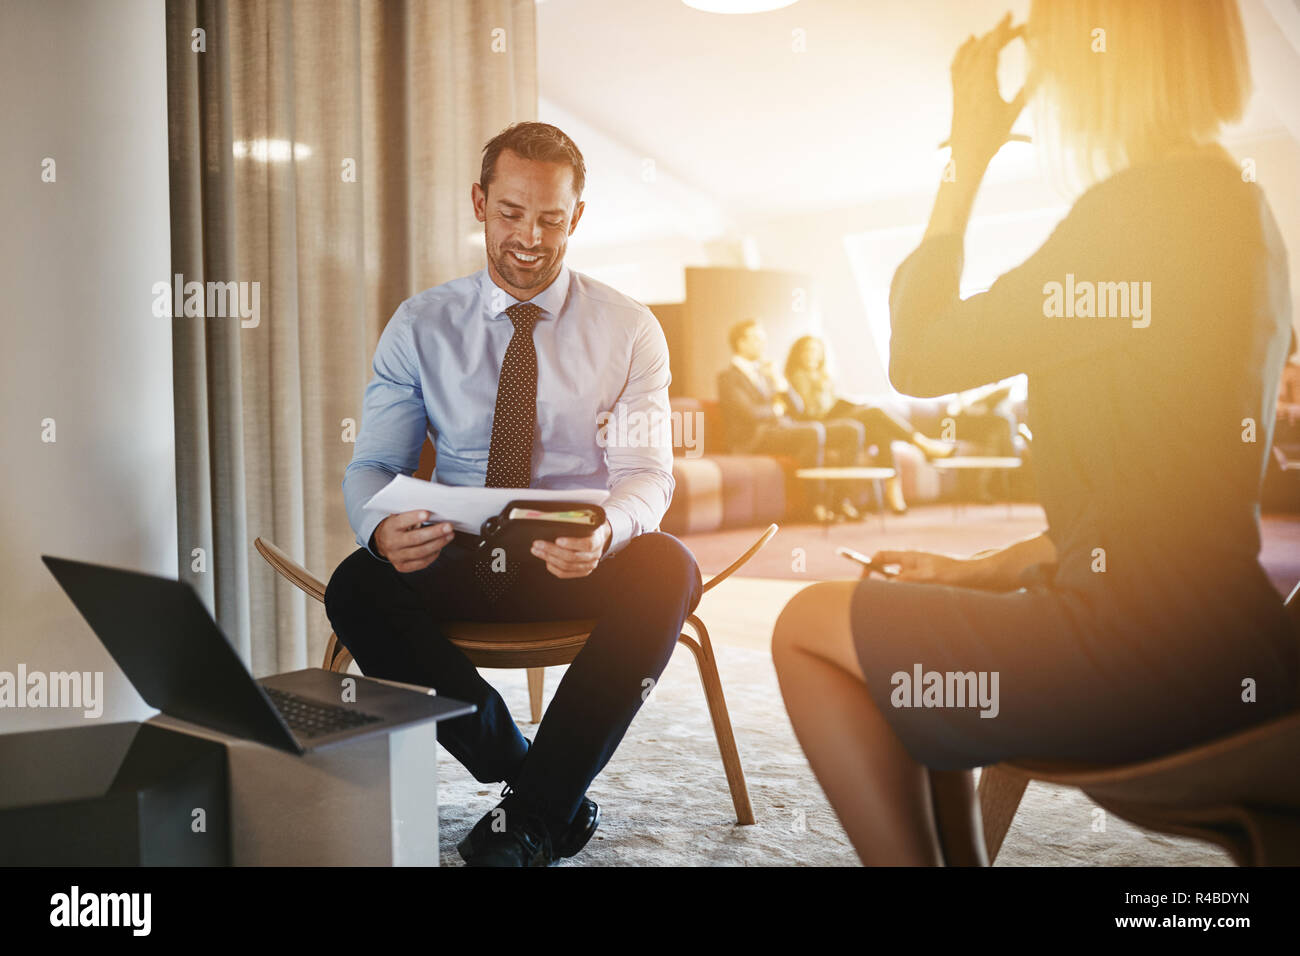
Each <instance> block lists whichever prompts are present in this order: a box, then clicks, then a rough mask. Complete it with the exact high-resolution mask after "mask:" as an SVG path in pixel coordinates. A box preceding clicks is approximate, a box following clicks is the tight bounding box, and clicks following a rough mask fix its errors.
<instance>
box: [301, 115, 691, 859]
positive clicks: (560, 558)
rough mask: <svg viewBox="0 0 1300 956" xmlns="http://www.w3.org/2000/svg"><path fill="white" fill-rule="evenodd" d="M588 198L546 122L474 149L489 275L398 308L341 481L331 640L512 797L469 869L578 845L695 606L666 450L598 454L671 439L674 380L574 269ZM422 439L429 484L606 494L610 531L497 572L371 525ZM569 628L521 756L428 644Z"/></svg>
mask: <svg viewBox="0 0 1300 956" xmlns="http://www.w3.org/2000/svg"><path fill="white" fill-rule="evenodd" d="M585 178H586V168H585V165H584V163H583V159H582V154H581V153H580V152H579V151H578V148H577V146H576V145H574V143H573V141H572V140H571V139H569V137H568V136H566V135H565V134H564V133H563V132H561V131H560V130H559V129H557V128H556V127H554V126H550V125H547V124H545V123H517V124H515V125H513V126H511V127H509V128H508V129H506V130H504V131H503V132H502V133H500V134H499V135H498V136H496V137H495V138H493V139H492V140H491V141H490V142H489V143H488V144H487V145H486V146H485V147H484V149H483V166H482V171H481V174H480V177H479V182H478V183H476V184H474V187H473V190H472V194H471V195H472V200H473V203H474V212H475V215H476V216H477V218H478V220H479V221H480V222H482V223H483V234H484V238H485V240H486V249H487V268H486V269H484V270H482V271H480V272H478V273H476V274H474V275H471V276H466V277H464V278H461V279H456V280H454V281H452V282H448V283H446V284H444V285H440V286H437V287H435V288H433V289H427V290H425V291H424V292H421V293H420V294H418V295H416V296H414V297H412V298H410V299H407V300H406V301H405V302H403V303H402V304H401V305H400V306H399V307H398V309H397V311H396V313H394V315H393V317H392V318H391V319H390V320H389V323H388V325H387V327H386V328H385V329H384V333H383V335H382V336H381V338H380V340H379V346H378V348H377V349H376V351H375V360H374V377H373V378H372V380H371V382H370V384H369V385H368V386H367V388H366V393H365V400H364V408H363V417H362V425H361V432H360V435H359V436H358V438H357V443H356V450H355V452H354V453H353V456H352V462H351V464H349V465H348V468H347V471H346V473H345V475H344V478H343V493H344V498H345V500H346V503H347V509H348V517H349V520H350V521H351V523H352V528H353V530H354V531H356V533H357V543H358V544H360V545H362V547H361V548H360V549H358V550H357V551H355V552H354V553H353V554H352V555H351V556H350V557H348V558H347V559H346V560H345V561H344V562H343V563H342V564H341V565H339V567H338V568H337V569H336V570H335V572H334V575H333V577H332V578H331V579H330V583H329V587H328V588H327V590H326V593H325V607H326V610H327V612H328V614H329V618H330V623H331V624H332V625H333V626H334V630H335V633H336V634H337V635H338V637H339V639H340V640H341V641H342V642H343V644H344V645H345V646H346V647H347V648H348V650H349V651H351V652H352V655H353V657H355V658H356V660H357V663H358V664H359V665H360V667H361V669H362V671H363V672H364V673H365V674H367V675H368V676H371V677H381V678H390V679H394V680H401V681H408V682H414V683H418V684H424V685H427V686H430V687H433V688H436V689H437V691H438V693H440V694H444V695H446V696H448V697H453V698H456V699H459V700H465V701H470V702H472V703H474V704H476V705H477V706H478V711H477V712H476V713H474V714H472V715H470V716H467V717H461V718H457V719H456V720H452V721H448V722H446V723H443V724H441V725H440V726H439V735H438V736H439V741H440V742H441V743H442V744H443V746H444V747H446V748H447V750H448V751H449V752H450V753H451V754H452V755H453V756H454V757H456V759H457V760H459V761H460V762H461V763H462V764H464V766H465V767H466V768H467V769H468V770H469V771H470V773H472V774H473V775H474V777H475V778H476V779H477V780H480V781H482V782H484V783H491V782H496V781H505V782H506V784H507V786H506V788H505V790H504V792H503V796H504V797H505V799H504V800H503V801H502V802H501V804H500V805H499V806H498V808H497V810H494V811H491V812H489V813H488V814H487V815H485V816H484V817H483V819H482V820H480V821H479V823H478V824H477V825H476V826H475V827H474V828H473V830H471V831H470V833H469V835H468V836H467V837H466V838H465V839H464V840H462V841H461V843H460V852H461V855H462V856H463V857H465V858H466V859H467V860H468V862H469V863H470V865H472V866H545V865H548V864H549V863H551V862H553V861H554V860H555V859H557V858H560V857H568V856H573V855H574V854H576V853H577V852H578V851H579V850H581V849H582V847H583V846H584V845H586V843H587V841H588V840H590V839H591V835H592V834H593V833H594V832H595V830H596V827H597V825H598V823H599V819H600V813H599V809H598V808H597V806H596V804H595V803H594V802H593V801H592V800H590V799H588V798H587V797H586V790H587V787H588V785H589V784H590V783H591V781H592V780H593V779H594V778H595V776H596V774H598V773H599V772H600V771H601V769H602V768H603V767H604V766H605V764H606V762H608V760H609V758H610V756H612V754H613V753H614V750H615V748H616V747H617V746H618V744H619V741H621V740H622V738H623V735H624V733H625V732H626V731H627V728H628V725H629V724H630V723H631V722H632V718H633V717H634V716H635V715H636V712H637V710H638V709H639V708H640V706H641V702H642V699H643V695H644V693H645V692H646V690H647V689H648V688H650V687H653V686H654V682H655V681H656V680H658V678H659V675H660V673H661V672H662V671H663V669H664V667H665V666H666V665H667V663H668V658H669V657H670V656H671V654H672V652H673V648H674V647H675V646H676V643H677V637H678V635H679V634H680V633H681V627H682V623H683V622H684V621H685V619H686V617H687V616H688V615H689V614H690V613H691V611H693V610H694V608H695V605H696V604H697V603H698V602H699V599H700V593H701V582H700V571H699V568H698V567H697V566H696V563H695V559H694V558H693V557H692V556H691V553H690V552H689V551H687V550H686V548H685V547H684V546H683V545H682V544H681V542H679V541H678V540H677V539H676V538H674V537H672V536H671V535H667V534H662V533H660V532H658V531H657V530H656V529H657V528H658V526H659V521H660V519H661V518H662V517H663V513H664V511H665V510H667V507H668V502H669V500H670V498H671V497H672V491H673V477H672V447H671V438H669V437H666V433H665V432H664V431H663V430H654V434H652V435H651V436H649V440H648V441H647V442H646V443H644V444H643V445H642V446H640V447H627V446H626V445H623V446H620V445H613V444H609V443H608V442H606V441H601V440H598V431H599V424H598V423H599V422H601V421H604V420H607V419H608V417H609V415H610V414H611V413H616V414H617V413H620V412H624V413H627V414H642V415H646V416H650V417H653V418H655V419H656V420H660V421H663V420H667V418H668V414H669V406H668V382H669V379H670V373H669V369H668V346H667V343H666V342H665V340H664V335H663V332H662V330H661V329H660V327H659V324H658V322H657V321H656V320H655V318H654V316H653V315H652V314H651V313H650V311H649V310H648V309H647V308H646V307H645V306H643V305H641V304H639V303H637V302H635V301H633V300H632V299H629V298H628V297H626V296H624V295H622V294H620V293H619V292H616V291H615V290H613V289H611V288H610V287H608V286H606V285H603V284H601V283H599V282H596V281H594V280H593V279H590V278H588V277H587V276H584V275H581V274H579V273H577V272H572V271H571V270H569V268H568V267H567V266H566V265H565V264H564V254H565V250H566V248H567V245H568V239H569V236H570V235H572V234H573V231H574V229H576V228H577V226H578V221H579V220H580V219H581V218H582V212H583V203H582V189H583V185H584V181H585ZM426 433H428V434H429V435H430V436H431V437H432V438H433V439H434V441H435V445H436V450H437V465H436V473H435V478H436V480H438V481H441V482H443V483H445V484H454V485H479V486H482V485H487V486H491V487H508V488H521V489H526V488H555V489H565V488H592V487H606V488H608V489H609V491H610V497H609V499H608V500H607V501H606V503H605V505H604V507H605V512H606V516H607V520H606V522H605V524H604V525H603V526H602V527H601V528H599V529H598V530H597V531H596V532H594V533H593V534H592V535H590V536H588V537H581V538H578V537H574V538H559V539H557V540H556V541H555V542H549V541H538V542H535V543H534V546H533V551H532V553H533V556H534V557H535V559H536V560H527V561H525V562H523V563H520V564H514V565H510V566H509V567H507V569H506V571H505V572H504V573H502V572H500V571H499V570H497V569H493V568H492V567H491V566H490V565H488V564H485V563H484V562H483V561H482V560H481V559H479V558H478V557H477V556H476V554H475V552H474V550H473V548H472V545H473V542H472V541H471V542H466V541H463V540H462V538H461V537H458V536H453V534H452V529H451V526H450V525H449V524H446V523H441V524H432V525H430V526H428V527H424V526H423V525H424V523H425V522H426V521H427V520H428V519H429V518H430V517H431V516H430V515H429V514H428V513H427V512H419V511H412V512H406V513H404V514H395V515H387V516H384V515H376V514H374V513H371V512H367V511H366V510H364V507H363V506H364V504H365V502H366V500H367V499H368V498H369V497H370V496H371V495H373V494H374V493H375V492H376V491H378V490H379V489H380V488H382V487H383V486H384V485H385V484H387V483H388V482H389V480H391V479H392V477H393V476H394V475H397V474H411V473H412V472H414V470H415V468H416V466H417V464H418V462H419V457H420V448H421V446H422V444H423V442H424V438H425V435H426ZM520 497H521V498H526V497H527V493H526V492H521V494H520ZM579 618H588V619H594V620H595V621H596V625H595V627H594V629H593V630H592V632H591V636H590V637H589V638H588V640H587V643H586V645H585V646H584V647H583V649H582V651H581V652H580V653H579V654H578V656H577V658H576V659H575V660H574V661H573V663H572V664H571V665H570V666H569V669H568V671H567V673H566V674H565V676H564V679H563V680H562V681H561V682H560V685H559V687H558V688H557V689H556V691H555V696H554V698H553V699H552V701H551V704H550V707H549V708H548V709H547V711H546V716H545V719H544V720H543V721H542V723H541V725H540V726H539V727H538V729H537V735H536V739H535V740H534V741H533V742H532V744H531V745H530V744H529V742H528V740H526V739H525V738H524V737H523V736H522V735H521V734H520V732H519V729H518V728H517V727H516V726H515V723H514V721H513V719H512V718H511V716H510V712H509V710H508V709H507V708H506V705H505V702H504V701H503V700H502V699H501V696H500V695H499V694H498V693H497V692H496V690H494V689H493V688H492V686H491V685H490V684H488V683H487V682H486V681H485V680H483V678H482V677H481V676H480V675H479V673H478V671H477V670H476V669H475V668H474V666H473V665H472V664H471V663H470V662H469V660H468V658H466V657H465V655H464V653H463V652H462V651H461V650H460V649H459V648H457V647H455V646H454V645H452V644H451V643H450V642H449V641H448V640H447V638H446V637H445V636H444V635H443V633H442V632H441V629H440V626H439V625H440V623H441V622H446V621H475V620H483V621H487V620H492V621H539V620H566V619H579Z"/></svg>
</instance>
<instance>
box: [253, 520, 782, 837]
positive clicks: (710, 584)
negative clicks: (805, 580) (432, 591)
mask: <svg viewBox="0 0 1300 956" xmlns="http://www.w3.org/2000/svg"><path fill="white" fill-rule="evenodd" d="M776 532H777V525H775V524H771V525H768V526H767V530H765V531H764V532H763V533H762V535H760V536H759V538H758V540H757V541H755V542H754V543H753V544H752V545H750V547H749V549H748V550H747V551H746V552H745V553H744V554H742V555H741V556H740V557H739V558H737V559H736V560H735V561H733V562H732V563H731V565H730V566H729V567H728V568H726V570H724V571H722V572H721V573H719V574H716V575H714V576H713V577H712V578H710V579H709V580H708V581H707V582H705V584H704V592H705V593H708V592H709V591H710V590H712V589H713V588H715V587H717V586H718V585H719V584H720V583H722V582H723V581H725V580H726V579H727V578H729V577H730V576H731V575H732V574H734V573H735V572H736V571H737V570H738V569H740V568H741V567H742V566H743V565H744V564H745V563H746V562H747V561H749V559H750V558H752V557H753V556H754V555H755V554H757V553H758V552H759V550H760V549H761V548H762V547H763V546H764V545H766V544H767V543H768V542H769V541H770V540H772V536H773V535H774V534H776ZM253 544H254V546H255V547H256V548H257V550H258V553H259V554H261V555H262V557H264V558H265V559H266V560H267V563H269V564H270V565H271V567H273V568H275V570H276V571H277V572H279V574H280V575H281V576H283V577H284V578H285V579H286V580H287V581H288V582H289V583H290V584H292V585H294V586H295V587H297V588H300V589H301V590H302V591H304V592H305V593H306V594H308V595H309V596H311V597H313V598H315V599H316V600H317V601H320V602H321V603H322V604H323V603H324V602H325V584H324V583H323V582H322V581H321V579H320V578H318V577H316V576H315V575H314V574H312V573H311V572H310V571H308V570H307V569H306V568H303V567H302V566H301V565H299V564H297V563H295V562H294V561H293V560H292V559H290V557H289V556H288V555H287V554H285V553H284V552H283V551H281V550H280V549H279V548H277V547H276V546H275V545H274V544H272V543H271V542H269V541H265V540H263V539H262V538H258V539H256V540H255V541H254V542H253ZM595 623H596V622H595V621H594V620H576V621H535V622H533V621H530V622H526V623H500V622H492V623H482V622H478V621H461V622H457V623H452V624H444V625H443V626H442V631H443V633H444V634H446V636H447V638H448V639H449V640H450V641H451V642H452V643H453V644H455V645H456V646H457V647H459V648H460V649H461V650H462V651H464V652H465V654H466V656H467V657H469V659H470V661H472V662H473V663H474V665H475V666H476V667H524V668H527V669H528V696H529V700H530V703H531V707H532V718H533V722H534V723H536V722H537V721H539V720H541V718H542V688H543V681H544V675H545V673H546V672H545V668H547V667H550V666H553V665H557V664H568V663H570V662H571V661H572V660H573V659H574V658H575V657H577V656H578V652H579V651H580V650H582V647H583V645H584V644H586V642H587V638H588V637H589V636H590V635H591V629H592V628H593V627H594V626H595ZM686 623H687V624H688V625H689V626H690V628H691V629H692V630H693V631H694V632H695V636H694V637H692V636H691V635H689V634H687V633H685V632H683V633H682V634H681V635H680V636H679V637H678V641H679V642H680V643H682V644H685V645H686V646H687V647H688V648H690V650H691V653H692V654H694V655H695V663H696V665H697V666H698V668H699V672H700V681H701V682H702V683H703V684H704V698H705V700H706V701H707V702H708V705H709V716H710V717H712V718H713V732H714V734H715V735H716V736H717V738H718V750H719V751H721V754H722V766H723V769H724V771H725V772H726V775H727V786H728V787H730V789H731V801H732V803H733V804H734V805H735V808H736V822H737V823H740V824H745V825H747V824H751V823H753V822H754V810H753V807H752V806H751V805H750V802H749V790H748V789H747V788H746V786H745V773H744V771H743V770H742V769H741V766H740V753H739V751H737V749H736V738H735V735H734V734H733V733H732V730H731V716H730V715H729V714H728V712H727V702H726V699H725V698H724V697H723V694H722V682H721V680H720V679H719V678H718V666H717V662H716V660H715V658H714V655H713V645H712V644H711V643H710V641H709V632H708V629H707V628H705V626H704V622H703V621H701V620H700V618H699V617H698V615H696V614H692V615H691V616H690V617H688V618H687V619H686ZM351 663H352V655H351V654H350V653H348V649H347V648H346V647H344V646H343V644H342V643H341V642H340V641H339V639H338V637H337V636H336V635H334V634H332V633H331V634H330V637H329V643H328V644H327V645H326V647H325V662H324V663H323V664H322V665H321V666H322V667H324V668H325V669H326V670H331V671H337V672H339V673H342V672H344V671H346V670H347V669H348V665H349V664H351Z"/></svg>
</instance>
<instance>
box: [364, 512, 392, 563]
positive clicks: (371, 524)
mask: <svg viewBox="0 0 1300 956" xmlns="http://www.w3.org/2000/svg"><path fill="white" fill-rule="evenodd" d="M387 517H388V515H386V514H380V513H379V512H378V511H367V512H366V513H365V515H364V516H363V517H362V519H361V527H360V528H359V529H357V544H359V545H361V547H363V548H365V549H366V550H367V551H369V552H370V553H371V554H373V555H374V556H375V557H376V558H378V559H379V560H380V561H384V562H388V559H387V558H386V557H384V556H383V555H382V554H380V553H379V549H378V548H376V547H375V529H376V528H378V527H379V525H380V524H381V523H382V522H383V520H384V519H385V518H387Z"/></svg>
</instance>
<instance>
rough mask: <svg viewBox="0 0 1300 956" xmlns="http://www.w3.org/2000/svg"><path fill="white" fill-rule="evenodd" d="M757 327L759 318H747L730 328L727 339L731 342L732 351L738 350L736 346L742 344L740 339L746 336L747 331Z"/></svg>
mask: <svg viewBox="0 0 1300 956" xmlns="http://www.w3.org/2000/svg"><path fill="white" fill-rule="evenodd" d="M756 328H758V319H745V320H743V321H741V322H737V323H736V324H735V325H733V326H732V327H731V328H730V329H728V330H727V341H728V342H729V343H730V344H731V351H733V352H734V351H736V346H737V345H739V344H740V340H741V339H743V338H744V337H745V333H746V332H748V331H749V330H750V329H756Z"/></svg>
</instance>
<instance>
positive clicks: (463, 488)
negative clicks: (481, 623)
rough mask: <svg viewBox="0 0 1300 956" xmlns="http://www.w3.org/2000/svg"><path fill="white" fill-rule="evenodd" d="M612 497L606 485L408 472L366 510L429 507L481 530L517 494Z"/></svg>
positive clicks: (597, 501)
mask: <svg viewBox="0 0 1300 956" xmlns="http://www.w3.org/2000/svg"><path fill="white" fill-rule="evenodd" d="M608 497H609V492H608V491H606V490H605V489H604V488H568V489H563V490H560V491H554V490H550V489H546V488H475V487H471V486H467V485H440V484H438V483H437V482H436V481H421V480H420V479H419V478H412V477H410V476H409V475H398V476H397V477H396V478H394V479H393V480H392V481H390V482H389V483H388V484H386V485H384V487H383V488H380V489H379V491H377V492H375V494H374V495H372V496H371V498H370V500H369V501H367V502H366V504H365V508H366V510H367V511H381V512H383V513H384V514H400V513H401V512H403V511H415V510H416V509H419V510H421V511H427V512H429V514H431V515H432V516H433V520H437V521H450V522H451V524H452V527H453V528H456V529H457V530H458V531H467V532H469V533H470V534H478V533H479V530H480V529H481V528H482V527H483V522H484V521H486V520H487V519H488V518H489V517H491V516H492V515H494V514H499V513H500V511H501V509H502V508H504V507H505V506H506V505H508V504H509V503H510V502H511V501H514V500H515V499H516V498H518V499H521V500H530V501H581V502H584V503H586V504H591V505H601V504H604V503H605V499H606V498H608Z"/></svg>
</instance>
